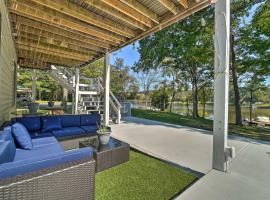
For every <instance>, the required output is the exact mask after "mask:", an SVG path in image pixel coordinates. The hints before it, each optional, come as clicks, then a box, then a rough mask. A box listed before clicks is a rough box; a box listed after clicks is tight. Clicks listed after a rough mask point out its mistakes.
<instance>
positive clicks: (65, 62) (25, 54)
mask: <svg viewBox="0 0 270 200" xmlns="http://www.w3.org/2000/svg"><path fill="white" fill-rule="evenodd" d="M18 58H23V59H31V60H41V61H43V62H47V63H50V64H58V65H65V66H68V67H74V66H76V65H78V64H79V63H81V62H79V61H74V60H72V59H70V60H69V59H63V58H60V57H55V56H51V55H46V54H41V53H39V54H38V55H37V56H32V52H29V51H25V50H20V51H19V52H18Z"/></svg>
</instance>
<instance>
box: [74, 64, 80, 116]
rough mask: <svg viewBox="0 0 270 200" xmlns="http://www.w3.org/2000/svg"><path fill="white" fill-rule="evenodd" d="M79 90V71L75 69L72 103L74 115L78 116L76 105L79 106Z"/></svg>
mask: <svg viewBox="0 0 270 200" xmlns="http://www.w3.org/2000/svg"><path fill="white" fill-rule="evenodd" d="M79 90H80V69H79V68H76V75H75V94H74V95H75V98H74V100H75V102H73V103H74V107H75V108H74V114H78V104H79Z"/></svg>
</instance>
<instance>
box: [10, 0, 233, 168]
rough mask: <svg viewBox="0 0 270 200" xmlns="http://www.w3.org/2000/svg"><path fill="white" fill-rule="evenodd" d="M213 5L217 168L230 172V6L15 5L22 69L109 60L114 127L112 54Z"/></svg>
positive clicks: (125, 0) (39, 0)
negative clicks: (228, 141)
mask: <svg viewBox="0 0 270 200" xmlns="http://www.w3.org/2000/svg"><path fill="white" fill-rule="evenodd" d="M210 4H215V68H214V70H215V80H214V131H213V132H214V134H213V168H214V169H217V170H220V171H224V172H225V171H227V170H228V158H229V157H230V156H232V155H233V148H229V147H228V146H227V136H228V89H229V49H230V48H229V44H230V41H229V40H230V0H118V1H117V0H46V1H43V0H11V1H10V2H9V5H8V8H9V12H10V15H11V16H10V18H11V22H12V25H13V29H14V30H13V31H14V35H15V34H16V35H17V36H18V37H17V38H16V48H17V54H18V63H19V65H20V66H21V67H28V68H29V67H31V68H38V69H48V68H49V66H50V65H52V64H59V65H61V66H66V67H74V66H76V67H77V68H79V67H82V66H84V65H85V64H88V63H90V62H93V61H95V60H97V59H99V58H101V57H104V58H105V62H104V81H103V83H104V93H105V94H104V97H105V98H104V122H105V124H106V125H108V123H109V110H110V109H109V106H110V104H109V95H110V61H109V54H110V53H112V52H114V51H116V50H118V49H120V48H122V47H124V46H126V45H128V44H131V43H133V42H135V41H137V40H139V39H141V38H144V37H146V36H148V35H150V34H153V33H155V32H157V31H159V30H161V29H163V28H165V27H168V26H169V25H171V24H174V23H176V22H177V21H179V20H181V19H184V18H185V17H187V16H189V15H191V14H192V13H195V12H197V11H199V10H201V9H203V8H205V7H207V6H209V5H210ZM76 74H77V77H78V70H76ZM77 80H78V79H77ZM77 82H78V81H77ZM77 87H78V84H77Z"/></svg>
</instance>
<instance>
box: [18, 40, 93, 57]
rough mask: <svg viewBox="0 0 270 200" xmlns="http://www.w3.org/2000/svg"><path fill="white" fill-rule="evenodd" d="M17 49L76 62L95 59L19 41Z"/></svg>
mask: <svg viewBox="0 0 270 200" xmlns="http://www.w3.org/2000/svg"><path fill="white" fill-rule="evenodd" d="M16 45H17V48H19V49H23V50H29V51H33V52H37V53H44V54H48V55H56V56H59V57H63V58H72V59H74V60H78V61H88V60H89V59H91V57H92V58H93V56H91V57H90V56H89V57H88V56H82V55H77V54H74V53H70V52H65V51H62V50H57V49H51V48H48V47H44V46H42V45H35V44H30V43H28V44H25V43H23V42H21V41H17V42H16Z"/></svg>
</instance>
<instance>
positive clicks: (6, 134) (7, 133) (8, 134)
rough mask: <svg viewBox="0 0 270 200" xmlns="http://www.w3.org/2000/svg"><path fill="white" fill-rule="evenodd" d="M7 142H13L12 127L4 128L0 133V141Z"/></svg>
mask: <svg viewBox="0 0 270 200" xmlns="http://www.w3.org/2000/svg"><path fill="white" fill-rule="evenodd" d="M1 140H3V141H8V140H11V141H13V142H14V139H13V137H12V127H11V126H6V127H5V128H4V131H2V133H1V134H0V141H1Z"/></svg>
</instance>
